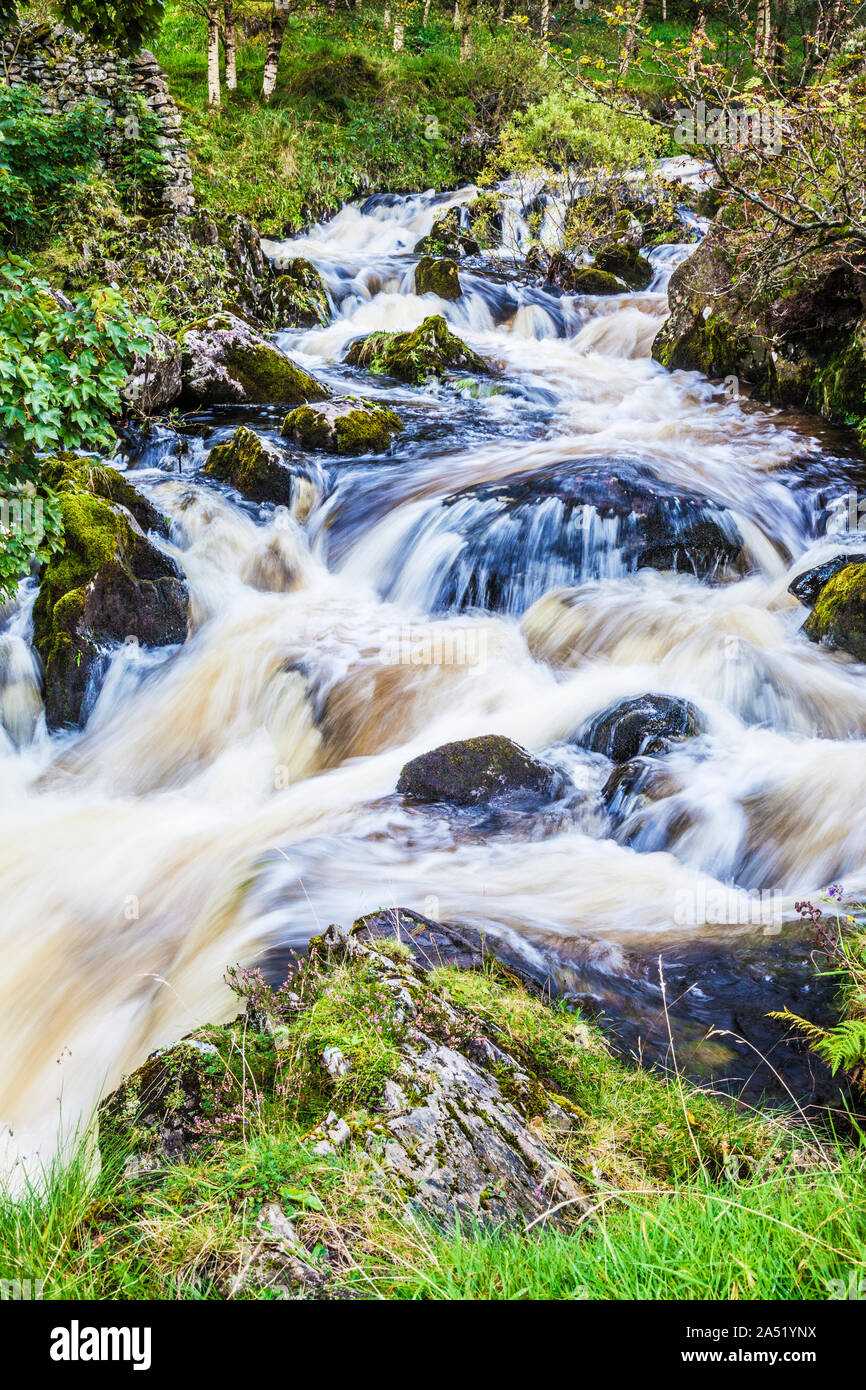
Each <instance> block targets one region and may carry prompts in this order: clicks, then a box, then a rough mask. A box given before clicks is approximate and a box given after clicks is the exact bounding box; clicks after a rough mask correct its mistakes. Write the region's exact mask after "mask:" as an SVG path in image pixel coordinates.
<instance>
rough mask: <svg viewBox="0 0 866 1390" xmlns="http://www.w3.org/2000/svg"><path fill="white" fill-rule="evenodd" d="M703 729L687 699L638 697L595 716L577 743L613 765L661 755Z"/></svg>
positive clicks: (670, 696) (700, 720)
mask: <svg viewBox="0 0 866 1390" xmlns="http://www.w3.org/2000/svg"><path fill="white" fill-rule="evenodd" d="M705 727H706V726H705V724H704V722H703V719H702V718H701V715H700V714H699V713H698V711H697V710H696V709H695V707H694V705H692V704H690V703H689V701H688V700H681V699H679V698H677V697H676V696H673V695H652V694H647V695H638V696H636V697H635V698H634V699H632V700H620V701H619V702H618V703H617V704H615V705H613V706H611V708H610V709H607V710H604V711H603V712H602V713H601V714H599V715H596V717H595V718H594V719H593V720H591V721H590V723H589V724H588V725H587V726H586V727H585V728H584V729H582V730H581V732H580V734H579V735H578V742H579V743H580V744H581V746H582V747H584V748H588V749H589V750H590V751H591V752H593V753H603V754H604V755H605V757H607V758H610V759H611V760H612V761H613V762H615V763H625V762H629V761H630V759H632V758H637V757H639V756H641V755H647V754H651V753H664V752H666V751H667V750H668V749H669V748H670V746H671V744H673V743H676V742H679V741H680V740H681V739H685V738H695V737H696V736H697V735H698V734H701V733H703V732H704V730H705Z"/></svg>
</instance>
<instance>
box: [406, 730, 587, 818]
mask: <svg viewBox="0 0 866 1390" xmlns="http://www.w3.org/2000/svg"><path fill="white" fill-rule="evenodd" d="M560 790H561V778H560V776H559V774H558V772H557V771H556V769H555V768H552V767H550V766H548V765H547V764H546V763H542V762H539V761H538V760H537V759H536V758H533V757H532V756H531V754H529V753H527V752H526V749H525V748H521V747H520V745H519V744H517V743H513V742H512V740H511V739H509V738H504V737H502V736H501V735H498V734H486V735H483V736H481V737H479V738H468V739H463V740H461V741H459V742H455V743H445V744H442V746H441V747H439V748H434V749H432V750H431V751H430V752H429V753H422V754H421V755H420V756H419V757H417V758H413V759H412V760H411V761H410V762H408V763H406V765H405V767H404V768H403V769H402V771H401V773H400V777H399V779H398V781H397V791H398V793H400V794H401V795H403V796H408V797H411V798H413V799H414V800H418V801H427V802H436V801H441V802H446V803H448V804H450V805H454V806H471V805H478V804H481V803H487V802H490V801H493V800H495V799H497V798H499V797H502V796H512V795H519V796H531V797H533V798H539V799H550V798H552V797H554V796H556V795H557V794H558V792H559V791H560Z"/></svg>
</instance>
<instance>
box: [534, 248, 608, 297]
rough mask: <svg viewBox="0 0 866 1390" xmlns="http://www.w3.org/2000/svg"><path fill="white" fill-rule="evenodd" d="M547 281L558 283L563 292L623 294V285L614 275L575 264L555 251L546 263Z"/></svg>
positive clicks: (592, 267)
mask: <svg viewBox="0 0 866 1390" xmlns="http://www.w3.org/2000/svg"><path fill="white" fill-rule="evenodd" d="M547 282H548V284H551V285H558V286H559V288H560V289H561V290H562V292H563V294H592V295H600V294H623V293H624V287H623V285H622V284H621V283H620V281H619V280H617V278H616V276H615V275H611V274H610V273H609V272H608V271H605V270H598V269H596V268H595V267H594V266H580V265H575V264H574V262H573V261H570V260H569V259H568V257H567V256H564V255H562V253H561V252H559V251H557V252H555V253H554V255H552V256H551V257H550V260H549V262H548V265H547Z"/></svg>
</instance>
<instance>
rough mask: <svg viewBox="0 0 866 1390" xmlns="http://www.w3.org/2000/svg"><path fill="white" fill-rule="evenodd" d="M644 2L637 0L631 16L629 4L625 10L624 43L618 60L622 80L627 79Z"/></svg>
mask: <svg viewBox="0 0 866 1390" xmlns="http://www.w3.org/2000/svg"><path fill="white" fill-rule="evenodd" d="M643 7H644V0H637V9H636V10H635V12H634V14H632V10H631V4H629V7H628V9H627V10H626V33H625V42H624V43H623V46H622V53H621V55H620V60H619V75H620V77H622V78H626V77H628V70H629V66H630V64H631V55H632V52H633V50H634V46H635V43H636V42H637V31H638V26H639V25H640V22H641V20H642V19H643Z"/></svg>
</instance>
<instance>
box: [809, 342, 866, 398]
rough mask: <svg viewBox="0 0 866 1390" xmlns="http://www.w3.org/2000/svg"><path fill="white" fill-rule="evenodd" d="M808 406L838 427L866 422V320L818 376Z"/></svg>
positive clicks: (811, 390) (810, 393)
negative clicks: (835, 423) (838, 425)
mask: <svg viewBox="0 0 866 1390" xmlns="http://www.w3.org/2000/svg"><path fill="white" fill-rule="evenodd" d="M809 404H810V405H811V406H812V407H813V408H815V409H817V410H819V411H820V412H821V414H822V415H824V416H826V417H827V418H828V419H830V420H833V421H835V422H837V423H838V424H855V423H857V422H858V421H861V420H863V419H864V418H866V318H863V319H861V321H860V323H859V324H858V325H857V328H856V329H855V331H854V333H853V334H852V335H851V337H850V338H849V340H848V341H847V343H845V345H844V347H843V348H842V349H841V350H840V351H839V352H838V353H836V354H834V356H833V357H832V358H831V359H830V361H829V362H828V363H827V365H826V366H825V367H823V368H822V369H821V370H820V371H819V372H817V373H816V374H815V377H814V380H813V382H812V387H811V389H810V392H809Z"/></svg>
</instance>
